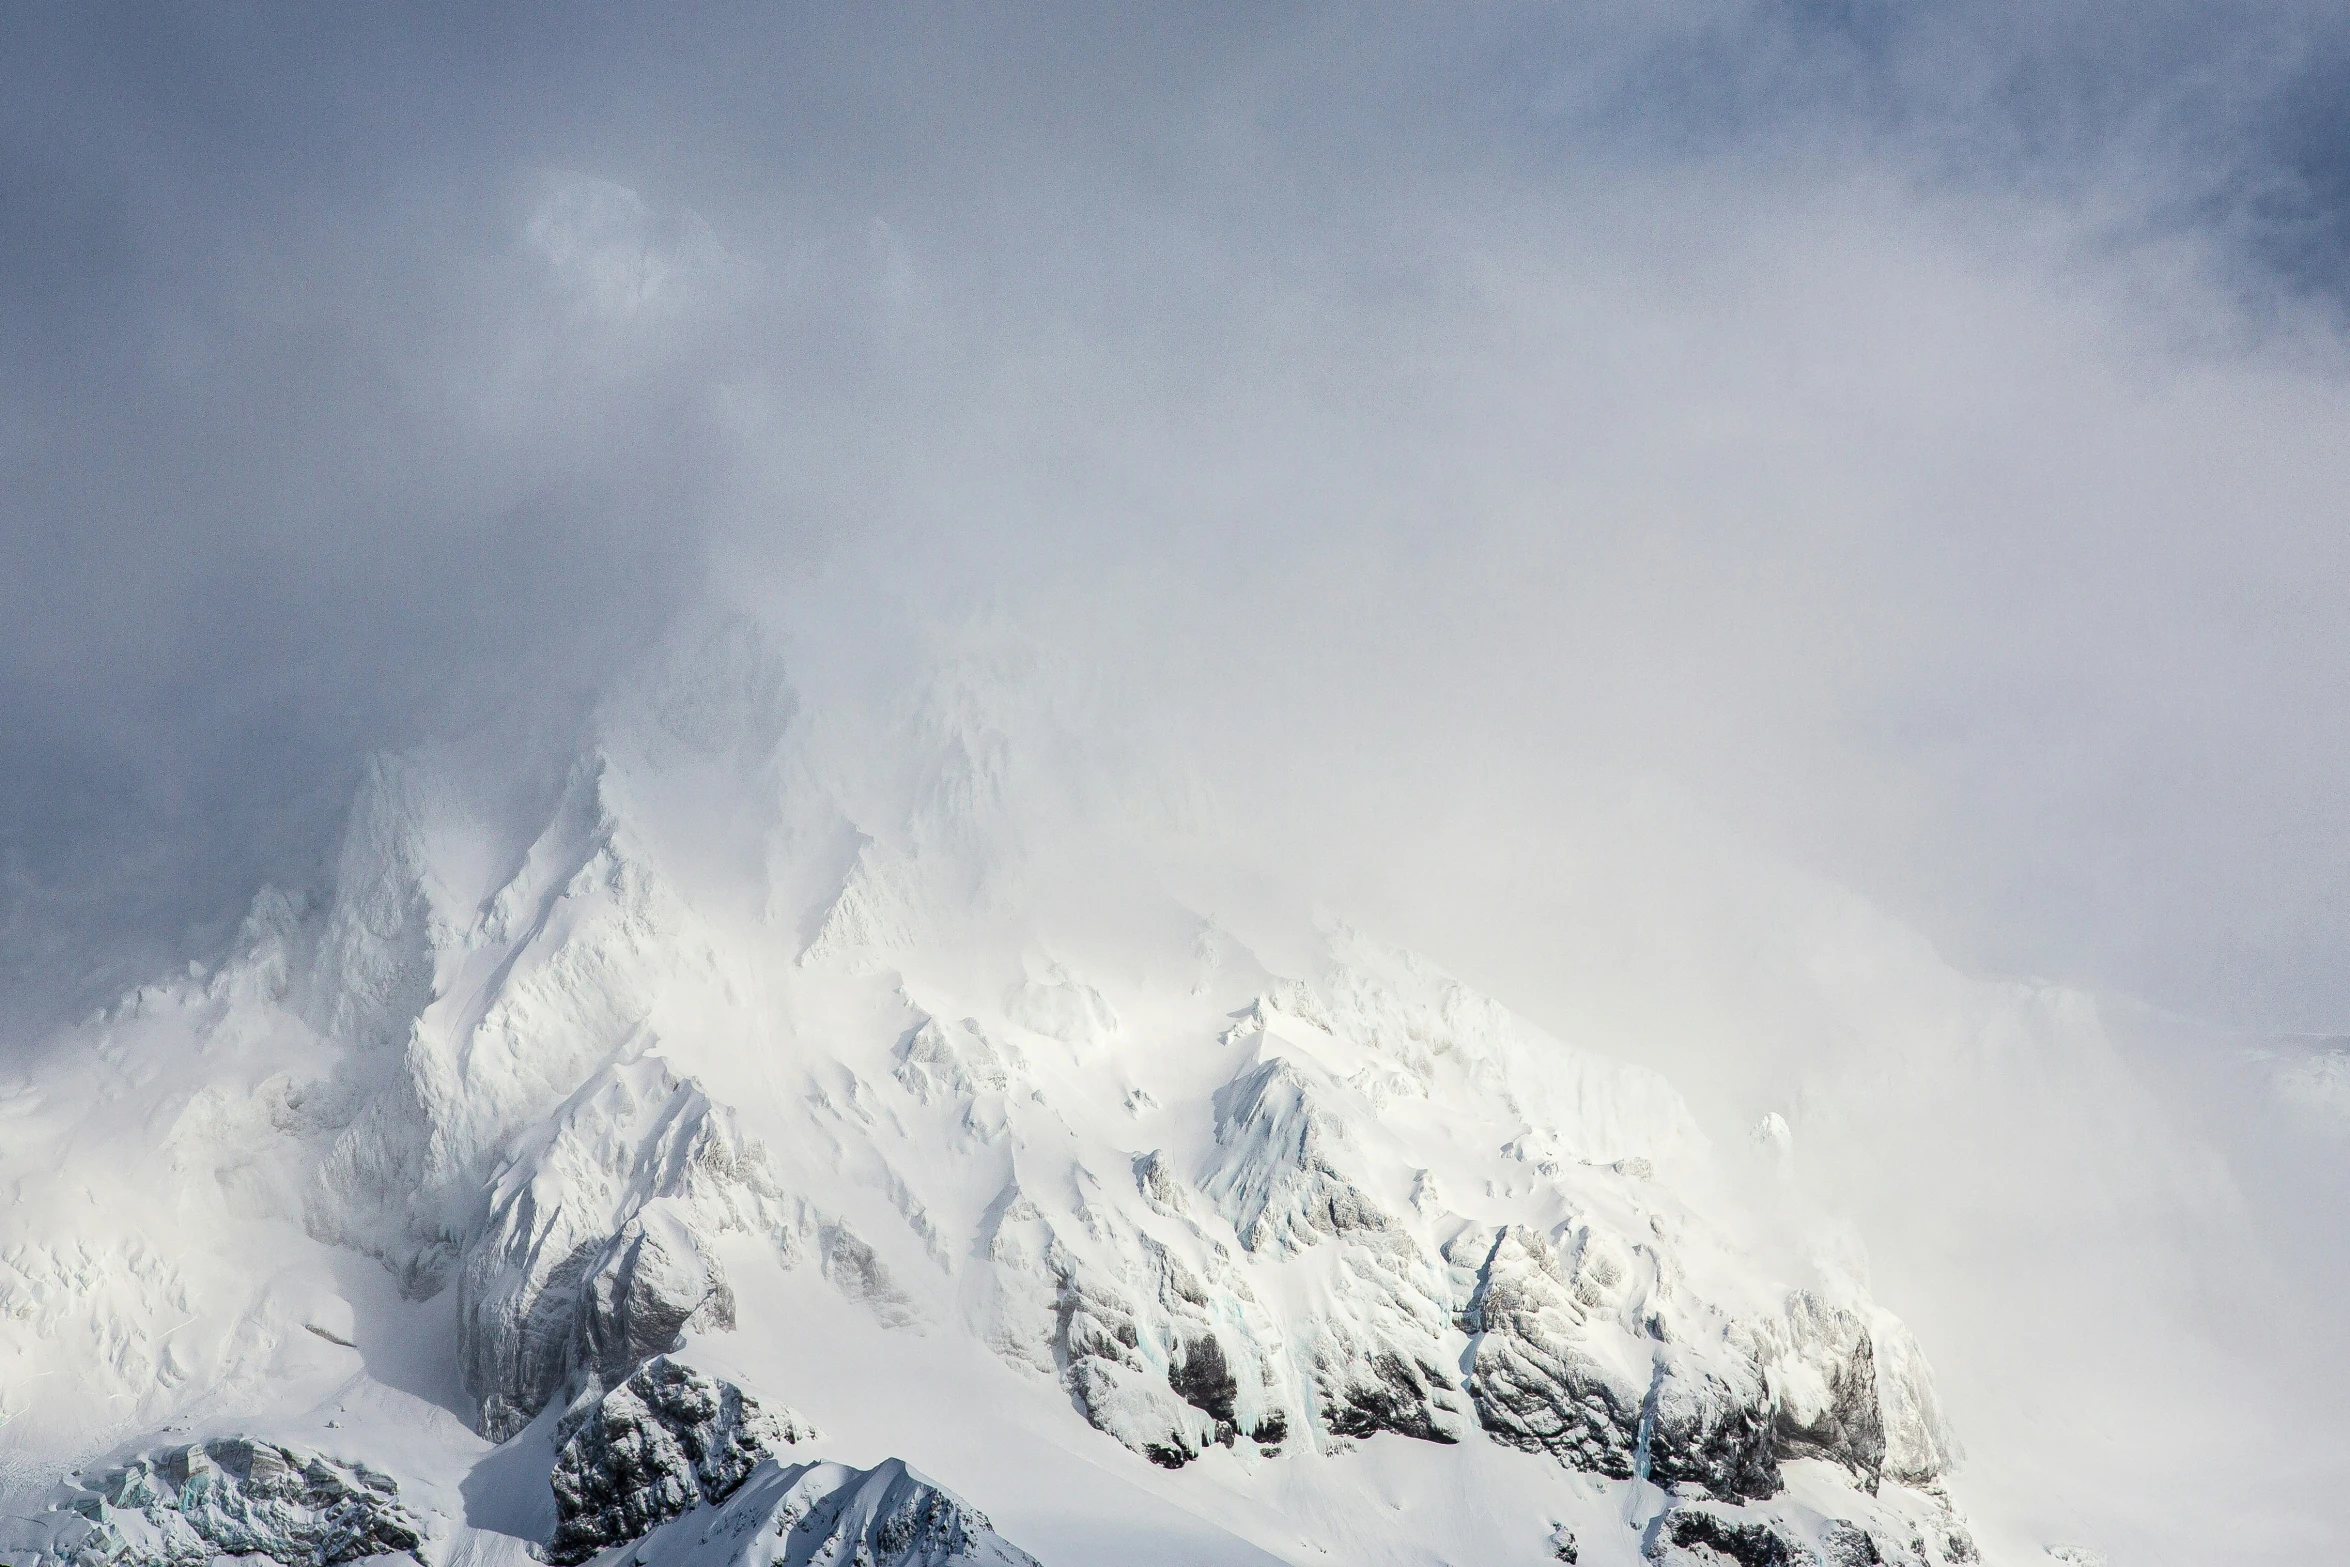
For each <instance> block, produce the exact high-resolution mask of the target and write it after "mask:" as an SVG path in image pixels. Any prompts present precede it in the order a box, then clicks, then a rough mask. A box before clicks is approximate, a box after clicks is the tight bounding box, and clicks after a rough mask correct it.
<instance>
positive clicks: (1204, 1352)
mask: <svg viewBox="0 0 2350 1567" xmlns="http://www.w3.org/2000/svg"><path fill="white" fill-rule="evenodd" d="M1167 1385H1168V1386H1169V1387H1171V1388H1173V1389H1174V1390H1175V1392H1176V1394H1177V1395H1178V1396H1179V1397H1181V1398H1182V1400H1183V1401H1184V1402H1185V1403H1187V1404H1189V1405H1190V1406H1191V1407H1192V1408H1194V1409H1196V1410H1199V1411H1200V1412H1201V1413H1202V1414H1204V1415H1206V1416H1207V1417H1208V1418H1209V1419H1211V1420H1213V1421H1215V1422H1216V1430H1217V1432H1218V1434H1219V1435H1222V1434H1223V1433H1225V1432H1229V1431H1233V1430H1235V1429H1237V1428H1236V1427H1235V1426H1234V1425H1233V1402H1234V1400H1236V1399H1237V1398H1239V1396H1240V1384H1239V1383H1238V1382H1236V1381H1234V1380H1233V1377H1232V1367H1231V1366H1230V1365H1229V1364H1227V1363H1226V1361H1225V1359H1224V1346H1223V1345H1221V1344H1219V1343H1217V1342H1216V1335H1215V1334H1213V1333H1210V1334H1207V1335H1205V1336H1204V1337H1201V1338H1197V1339H1194V1340H1192V1341H1191V1342H1190V1343H1188V1344H1186V1345H1184V1346H1183V1355H1182V1358H1180V1359H1178V1360H1177V1361H1176V1362H1175V1363H1174V1364H1173V1365H1171V1366H1169V1367H1168V1368H1167ZM1223 1439H1224V1440H1225V1441H1227V1442H1229V1441H1230V1440H1231V1438H1230V1437H1229V1436H1225V1437H1224V1438H1223Z"/></svg>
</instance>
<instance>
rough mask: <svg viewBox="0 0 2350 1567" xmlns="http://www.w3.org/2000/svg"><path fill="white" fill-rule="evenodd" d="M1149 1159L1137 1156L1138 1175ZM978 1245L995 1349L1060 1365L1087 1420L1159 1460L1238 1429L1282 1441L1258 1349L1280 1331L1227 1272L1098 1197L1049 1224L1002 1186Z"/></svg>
mask: <svg viewBox="0 0 2350 1567" xmlns="http://www.w3.org/2000/svg"><path fill="white" fill-rule="evenodd" d="M1155 1168H1157V1167H1156V1166H1154V1165H1152V1164H1151V1163H1150V1162H1149V1161H1147V1160H1146V1161H1140V1162H1138V1178H1140V1179H1144V1180H1147V1179H1148V1176H1147V1174H1143V1173H1141V1172H1144V1171H1148V1170H1151V1169H1155ZM987 1255H988V1258H989V1260H990V1261H991V1262H992V1263H993V1264H994V1265H995V1267H996V1271H997V1301H996V1310H995V1320H994V1327H993V1333H992V1336H993V1337H994V1339H995V1340H996V1344H997V1347H998V1349H999V1350H1001V1351H1002V1352H1003V1353H1004V1354H1005V1355H1006V1356H1007V1358H1010V1359H1012V1360H1014V1361H1015V1363H1018V1364H1023V1365H1028V1366H1031V1367H1033V1368H1034V1369H1036V1370H1038V1371H1047V1372H1049V1371H1052V1370H1055V1369H1058V1370H1059V1372H1060V1375H1061V1377H1062V1380H1063V1384H1064V1386H1066V1387H1067V1389H1068V1391H1069V1396H1070V1400H1071V1402H1072V1403H1073V1404H1074V1405H1075V1406H1076V1407H1077V1409H1078V1411H1079V1412H1080V1413H1081V1414H1083V1415H1084V1416H1085V1418H1086V1419H1087V1421H1088V1422H1090V1423H1091V1424H1092V1425H1093V1426H1094V1427H1095V1429H1097V1430H1100V1431H1103V1432H1105V1433H1107V1434H1108V1435H1110V1436H1114V1437H1116V1438H1117V1439H1118V1440H1119V1441H1120V1442H1122V1443H1124V1444H1125V1445H1126V1446H1127V1447H1129V1448H1131V1449H1133V1450H1134V1451H1135V1452H1137V1453H1141V1454H1142V1455H1144V1456H1145V1457H1147V1458H1149V1459H1150V1460H1151V1461H1152V1462H1154V1463H1157V1464H1160V1465H1162V1466H1164V1467H1167V1468H1180V1467H1181V1466H1182V1465H1184V1464H1186V1463H1188V1462H1190V1461H1191V1460H1192V1459H1193V1458H1196V1457H1197V1456H1198V1455H1199V1454H1201V1453H1202V1452H1205V1451H1206V1450H1207V1449H1208V1448H1209V1447H1211V1446H1215V1445H1218V1444H1221V1445H1223V1446H1226V1447H1230V1446H1233V1445H1234V1444H1236V1443H1237V1442H1238V1441H1240V1440H1241V1439H1242V1438H1244V1437H1245V1438H1247V1439H1248V1440H1249V1441H1251V1442H1253V1443H1255V1444H1256V1445H1257V1446H1258V1448H1259V1449H1260V1450H1262V1451H1267V1452H1270V1451H1275V1450H1278V1449H1279V1448H1280V1446H1281V1445H1282V1443H1283V1442H1285V1441H1286V1440H1287V1439H1288V1436H1289V1415H1288V1413H1287V1412H1286V1411H1285V1410H1284V1409H1283V1408H1282V1406H1281V1403H1280V1401H1279V1399H1278V1398H1277V1396H1276V1394H1275V1392H1274V1385H1275V1383H1276V1380H1277V1372H1276V1367H1275V1366H1274V1365H1273V1364H1272V1363H1271V1362H1270V1360H1269V1358H1268V1356H1267V1354H1266V1351H1265V1346H1266V1345H1267V1344H1268V1343H1271V1342H1275V1341H1277V1339H1278V1334H1277V1333H1276V1332H1275V1330H1274V1329H1273V1326H1272V1323H1271V1319H1270V1318H1269V1317H1268V1316H1267V1314H1266V1313H1265V1311H1264V1309H1263V1307H1262V1305H1261V1304H1260V1303H1259V1302H1257V1300H1256V1299H1255V1298H1254V1296H1253V1294H1252V1293H1250V1292H1249V1291H1248V1288H1247V1286H1246V1284H1245V1283H1242V1282H1240V1281H1239V1280H1238V1279H1237V1277H1236V1276H1234V1275H1232V1274H1230V1273H1229V1272H1227V1271H1225V1270H1222V1269H1217V1270H1216V1271H1217V1272H1218V1273H1219V1274H1221V1277H1220V1278H1212V1277H1210V1276H1209V1273H1208V1272H1207V1271H1205V1270H1203V1269H1201V1268H1195V1267H1193V1266H1192V1265H1191V1264H1189V1263H1187V1262H1186V1261H1185V1260H1184V1259H1183V1258H1182V1257H1181V1256H1180V1255H1178V1253H1177V1252H1176V1250H1175V1249H1174V1248H1172V1247H1170V1246H1169V1245H1168V1244H1166V1243H1165V1242H1164V1241H1162V1240H1160V1239H1158V1238H1157V1237H1155V1236H1153V1235H1151V1234H1149V1233H1147V1232H1146V1231H1144V1230H1142V1229H1141V1228H1139V1227H1138V1226H1137V1225H1136V1224H1134V1223H1133V1222H1132V1221H1131V1220H1130V1219H1129V1218H1127V1217H1125V1216H1123V1215H1121V1214H1119V1213H1118V1212H1117V1210H1116V1209H1115V1208H1114V1207H1112V1206H1111V1205H1110V1203H1109V1201H1108V1199H1107V1197H1106V1195H1104V1196H1103V1198H1102V1199H1101V1200H1100V1201H1097V1202H1095V1203H1093V1204H1090V1205H1088V1207H1087V1208H1086V1210H1085V1211H1084V1212H1083V1213H1082V1214H1078V1215H1069V1216H1065V1217H1064V1218H1063V1220H1062V1221H1061V1222H1056V1219H1055V1217H1054V1216H1052V1215H1048V1214H1047V1212H1046V1211H1045V1209H1044V1208H1043V1207H1042V1206H1040V1205H1039V1204H1038V1203H1037V1202H1035V1201H1034V1200H1032V1199H1031V1198H1029V1197H1028V1196H1027V1195H1026V1194H1025V1193H1024V1192H1022V1191H1021V1190H1020V1189H1019V1188H1018V1187H1017V1186H1014V1187H1011V1188H1007V1190H1006V1191H1005V1193H1004V1194H1002V1195H1001V1196H999V1198H998V1199H997V1201H996V1203H995V1204H994V1205H993V1207H992V1209H991V1211H990V1218H989V1231H988V1236H987ZM1211 1255H1212V1254H1211Z"/></svg>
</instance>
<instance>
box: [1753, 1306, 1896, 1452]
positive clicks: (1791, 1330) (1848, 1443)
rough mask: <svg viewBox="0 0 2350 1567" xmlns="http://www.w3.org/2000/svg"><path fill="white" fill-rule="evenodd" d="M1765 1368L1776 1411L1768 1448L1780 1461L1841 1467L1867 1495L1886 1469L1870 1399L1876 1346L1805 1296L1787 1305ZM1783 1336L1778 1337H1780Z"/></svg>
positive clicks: (1879, 1417)
mask: <svg viewBox="0 0 2350 1567" xmlns="http://www.w3.org/2000/svg"><path fill="white" fill-rule="evenodd" d="M1774 1330H1775V1331H1774V1333H1773V1337H1778V1338H1779V1340H1780V1344H1781V1345H1782V1346H1783V1347H1782V1348H1781V1349H1780V1352H1779V1353H1778V1354H1776V1355H1774V1356H1773V1357H1772V1360H1771V1364H1770V1382H1771V1392H1772V1395H1773V1397H1774V1399H1775V1401H1776V1402H1777V1405H1778V1413H1777V1415H1776V1417H1775V1420H1774V1423H1773V1431H1772V1435H1773V1440H1774V1443H1775V1445H1776V1447H1777V1450H1778V1453H1779V1456H1780V1457H1782V1458H1824V1459H1827V1460H1829V1461H1830V1462H1832V1463H1837V1464H1842V1465H1843V1466H1844V1467H1845V1468H1846V1469H1849V1470H1851V1471H1852V1473H1853V1475H1854V1476H1855V1477H1856V1478H1858V1479H1859V1480H1860V1481H1861V1483H1862V1484H1863V1485H1865V1486H1866V1487H1868V1489H1870V1490H1872V1491H1873V1490H1875V1489H1876V1487H1877V1482H1878V1478H1879V1476H1880V1475H1882V1474H1883V1472H1884V1468H1885V1417H1884V1411H1883V1407H1882V1405H1881V1404H1880V1403H1879V1401H1878V1397H1877V1351H1876V1342H1875V1340H1874V1339H1873V1338H1872V1337H1871V1335H1870V1333H1869V1328H1868V1324H1867V1323H1865V1322H1863V1321H1862V1320H1861V1319H1860V1317H1859V1316H1858V1315H1856V1314H1855V1313H1853V1312H1850V1311H1846V1310H1843V1309H1842V1308H1840V1307H1836V1306H1831V1305H1829V1304H1828V1303H1827V1302H1825V1301H1823V1300H1821V1299H1820V1298H1819V1297H1818V1296H1816V1295H1813V1294H1811V1293H1809V1292H1808V1291H1798V1292H1797V1293H1796V1294H1794V1295H1793V1296H1791V1297H1789V1299H1788V1302H1787V1315H1786V1318H1785V1321H1784V1323H1783V1325H1782V1324H1774ZM1782 1334H1783V1337H1780V1335H1782Z"/></svg>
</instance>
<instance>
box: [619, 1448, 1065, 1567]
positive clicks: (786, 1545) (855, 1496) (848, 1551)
mask: <svg viewBox="0 0 2350 1567" xmlns="http://www.w3.org/2000/svg"><path fill="white" fill-rule="evenodd" d="M604 1560H606V1561H608V1562H609V1563H611V1567H852V1564H853V1567H962V1564H968V1567H1038V1563H1037V1560H1036V1558H1035V1557H1033V1556H1030V1555H1029V1554H1028V1553H1027V1552H1026V1551H1023V1550H1021V1549H1020V1548H1019V1547H1017V1546H1015V1545H1013V1544H1012V1543H1011V1542H1010V1541H1008V1540H1006V1539H1005V1538H1004V1537H1003V1536H1001V1535H999V1534H997V1533H996V1532H995V1529H994V1526H993V1525H991V1524H990V1523H989V1522H988V1520H987V1515H986V1514H984V1513H982V1512H980V1511H979V1510H978V1509H977V1508H975V1507H973V1506H971V1505H970V1504H969V1503H968V1502H965V1501H964V1500H963V1499H962V1498H960V1497H958V1496H956V1495H955V1494H954V1493H952V1492H951V1491H948V1490H946V1489H945V1488H944V1487H942V1486H939V1485H937V1484H935V1483H933V1482H932V1481H930V1480H928V1479H926V1478H925V1477H923V1476H922V1475H921V1474H920V1473H918V1472H916V1471H915V1470H913V1469H910V1468H908V1467H907V1466H906V1464H905V1463H904V1462H903V1461H901V1460H899V1459H895V1458H892V1459H889V1460H887V1461H885V1462H883V1463H879V1464H876V1465H874V1467H872V1468H871V1469H851V1468H849V1467H848V1466H847V1465H845V1464H830V1463H814V1464H792V1465H785V1464H782V1463H780V1462H778V1461H777V1460H775V1459H766V1460H763V1461H762V1462H761V1463H760V1464H759V1465H758V1467H757V1468H755V1469H753V1470H752V1471H751V1474H750V1476H749V1478H747V1479H746V1480H744V1482H743V1483H742V1484H741V1486H739V1487H738V1488H736V1490H735V1492H734V1494H733V1495H731V1496H729V1497H728V1498H727V1499H726V1500H725V1501H723V1502H720V1503H718V1504H716V1505H715V1506H709V1505H705V1506H702V1507H697V1508H695V1509H694V1510H693V1511H691V1512H688V1513H686V1514H684V1515H683V1516H681V1517H678V1518H675V1519H672V1520H671V1521H669V1522H668V1523H665V1524H663V1525H661V1526H660V1527H659V1528H657V1529H655V1530H654V1531H653V1532H652V1533H650V1534H648V1535H646V1536H645V1537H644V1538H643V1539H642V1540H639V1541H638V1542H637V1543H636V1544H635V1545H634V1546H631V1547H627V1548H624V1549H616V1550H614V1551H613V1552H611V1553H610V1554H609V1555H608V1556H607V1557H606V1558H604Z"/></svg>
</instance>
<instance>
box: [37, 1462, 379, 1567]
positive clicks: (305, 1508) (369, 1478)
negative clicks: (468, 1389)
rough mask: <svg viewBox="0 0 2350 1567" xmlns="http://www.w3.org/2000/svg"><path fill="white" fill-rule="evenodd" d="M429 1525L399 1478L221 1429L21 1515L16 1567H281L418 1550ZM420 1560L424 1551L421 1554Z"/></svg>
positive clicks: (324, 1565)
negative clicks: (223, 1564) (242, 1562)
mask: <svg viewBox="0 0 2350 1567" xmlns="http://www.w3.org/2000/svg"><path fill="white" fill-rule="evenodd" d="M423 1543H424V1530H423V1527H422V1525H421V1524H420V1523H419V1522H418V1520H417V1519H416V1517H415V1516H414V1515H413V1514H412V1513H410V1512H409V1510H408V1509H407V1508H406V1507H404V1506H403V1505H401V1503H400V1500H399V1486H398V1485H397V1484H396V1483H395V1482H394V1481H393V1480H392V1478H391V1477H390V1476H389V1475H385V1474H382V1473H379V1472H378V1471H376V1470H374V1469H371V1468H369V1467H368V1466H367V1465H365V1464H362V1463H355V1462H351V1461H349V1460H344V1459H334V1458H327V1457H324V1456H322V1455H319V1454H316V1453H309V1452H304V1451H302V1450H300V1449H297V1448H290V1447H280V1446H277V1445H276V1444H274V1443H269V1442H259V1441H253V1440H250V1439H248V1438H245V1437H221V1438H216V1439H215V1440H212V1441H209V1442H204V1443H198V1444H191V1445H189V1446H186V1447H175V1448H164V1449H160V1450H158V1451H156V1452H153V1453H150V1454H148V1455H146V1456H144V1457H141V1458H136V1459H133V1460H132V1461H131V1462H130V1463H128V1464H125V1465H124V1466H123V1467H121V1468H119V1469H115V1470H112V1471H110V1472H109V1473H108V1474H107V1475H106V1476H105V1477H104V1478H103V1479H102V1480H100V1481H99V1482H98V1483H97V1484H96V1485H94V1486H91V1487H88V1488H87V1489H78V1490H77V1491H76V1492H75V1493H74V1494H72V1495H71V1496H69V1497H68V1498H67V1499H66V1500H65V1501H64V1502H63V1503H62V1504H61V1505H60V1506H59V1507H58V1508H56V1509H53V1510H52V1511H51V1512H49V1513H46V1514H41V1515H37V1516H35V1517H32V1518H27V1519H16V1520H11V1527H10V1528H9V1529H8V1531H7V1534H6V1535H5V1536H0V1561H5V1562H7V1563H9V1564H10V1567H101V1564H111V1567H203V1564H205V1563H208V1562H211V1561H213V1560H215V1559H217V1558H220V1557H225V1556H234V1557H244V1558H248V1559H250V1558H254V1557H266V1558H268V1559H269V1560H271V1561H273V1562H277V1563H279V1564H281V1567H333V1564H335V1563H339V1562H349V1561H358V1560H361V1559H362V1558H366V1557H374V1556H387V1555H394V1554H400V1553H406V1554H410V1555H414V1554H416V1553H417V1552H418V1550H419V1548H420V1547H421V1546H422V1545H423ZM420 1559H421V1558H420Z"/></svg>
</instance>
